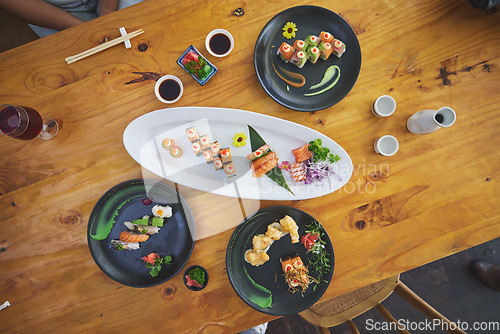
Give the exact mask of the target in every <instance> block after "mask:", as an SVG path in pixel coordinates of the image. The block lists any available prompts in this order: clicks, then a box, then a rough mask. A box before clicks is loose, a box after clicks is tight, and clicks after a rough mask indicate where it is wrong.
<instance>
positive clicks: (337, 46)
mask: <svg viewBox="0 0 500 334" xmlns="http://www.w3.org/2000/svg"><path fill="white" fill-rule="evenodd" d="M332 47H333V54H334V55H336V56H337V57H338V58H340V57H341V56H342V54H344V52H345V49H346V46H345V44H344V43H343V42H342V41H340V40H338V39H334V40H333V44H332Z"/></svg>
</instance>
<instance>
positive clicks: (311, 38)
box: [305, 35, 320, 46]
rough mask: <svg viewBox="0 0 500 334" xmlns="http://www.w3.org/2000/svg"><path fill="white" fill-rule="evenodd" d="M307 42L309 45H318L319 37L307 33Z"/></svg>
mask: <svg viewBox="0 0 500 334" xmlns="http://www.w3.org/2000/svg"><path fill="white" fill-rule="evenodd" d="M305 42H306V43H307V44H309V45H310V46H318V45H319V42H320V39H319V37H318V36H315V35H309V36H307V38H306V41H305Z"/></svg>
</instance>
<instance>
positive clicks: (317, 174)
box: [304, 160, 342, 187]
mask: <svg viewBox="0 0 500 334" xmlns="http://www.w3.org/2000/svg"><path fill="white" fill-rule="evenodd" d="M304 167H305V169H306V179H305V181H304V183H305V184H311V183H313V182H315V181H318V182H319V183H321V185H324V182H323V180H324V179H325V178H326V179H327V180H328V186H330V187H331V183H330V178H329V177H330V176H331V175H334V176H336V177H337V179H338V180H339V181H342V179H341V178H340V176H339V175H338V174H337V173H335V172H334V171H333V170H332V167H331V165H330V164H329V163H327V162H324V161H320V162H312V161H311V160H307V161H305V164H304Z"/></svg>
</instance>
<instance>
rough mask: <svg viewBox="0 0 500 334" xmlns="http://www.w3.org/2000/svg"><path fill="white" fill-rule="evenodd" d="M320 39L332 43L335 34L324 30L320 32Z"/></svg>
mask: <svg viewBox="0 0 500 334" xmlns="http://www.w3.org/2000/svg"><path fill="white" fill-rule="evenodd" d="M319 39H320V40H321V41H322V42H323V43H330V44H332V42H333V36H332V34H330V33H329V32H326V31H322V32H321V33H320V34H319Z"/></svg>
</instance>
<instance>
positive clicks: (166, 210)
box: [151, 205, 172, 218]
mask: <svg viewBox="0 0 500 334" xmlns="http://www.w3.org/2000/svg"><path fill="white" fill-rule="evenodd" d="M151 211H152V212H153V215H154V216H155V217H160V218H169V217H172V208H171V207H170V206H168V205H165V206H162V205H155V206H153V208H152V209H151Z"/></svg>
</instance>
